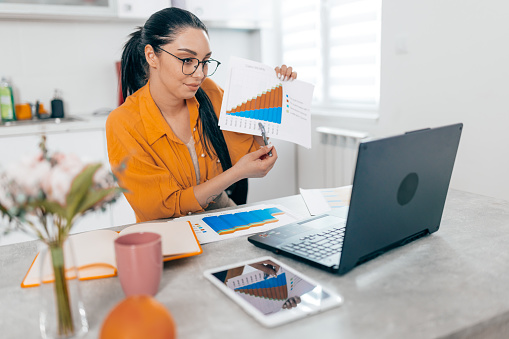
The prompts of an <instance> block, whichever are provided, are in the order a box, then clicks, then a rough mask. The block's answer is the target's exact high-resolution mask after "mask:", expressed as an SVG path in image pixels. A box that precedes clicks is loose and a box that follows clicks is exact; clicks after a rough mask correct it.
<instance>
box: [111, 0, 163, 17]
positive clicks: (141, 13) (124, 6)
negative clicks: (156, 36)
mask: <svg viewBox="0 0 509 339" xmlns="http://www.w3.org/2000/svg"><path fill="white" fill-rule="evenodd" d="M167 7H171V0H151V1H146V0H117V13H118V17H119V18H134V19H144V20H146V19H148V18H149V17H150V16H151V15H152V14H154V13H155V12H157V11H159V10H161V9H163V8H167Z"/></svg>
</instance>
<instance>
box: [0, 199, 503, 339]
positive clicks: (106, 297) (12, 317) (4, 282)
mask: <svg viewBox="0 0 509 339" xmlns="http://www.w3.org/2000/svg"><path fill="white" fill-rule="evenodd" d="M264 203H276V204H281V205H284V206H286V207H287V208H289V209H291V210H294V211H295V212H296V213H297V214H300V215H302V214H303V213H306V212H305V211H306V207H305V205H304V202H303V200H302V198H301V197H300V196H298V195H297V196H291V197H287V198H281V199H276V200H272V201H268V202H264ZM508 248H509V203H508V202H505V201H502V200H497V199H493V198H489V197H484V196H480V195H476V194H471V193H466V192H461V191H455V190H451V191H450V192H449V195H448V198H447V202H446V207H445V210H444V214H443V218H442V224H441V228H440V230H439V231H438V232H437V233H434V234H433V235H431V236H427V237H424V238H421V239H419V240H417V241H414V242H412V243H410V244H408V245H406V246H404V247H400V248H397V249H395V250H392V251H390V252H388V253H386V254H384V255H382V256H380V257H378V258H376V259H374V260H372V261H369V262H367V263H365V264H363V265H361V266H359V267H357V268H355V269H354V270H353V271H351V272H349V273H348V274H346V275H344V276H338V275H335V274H332V273H329V272H326V271H322V270H320V269H317V268H314V267H311V266H308V265H306V264H304V263H300V262H298V261H296V260H293V259H290V258H287V257H283V256H279V255H275V254H271V253H270V252H268V251H266V250H262V249H259V248H257V247H255V246H253V245H251V244H250V243H248V242H247V240H246V237H245V236H244V237H240V238H235V239H230V240H224V241H221V242H216V243H210V244H206V245H204V246H203V254H201V255H199V256H196V257H191V258H185V259H180V260H175V261H170V262H166V263H165V265H164V271H163V280H162V282H161V287H160V290H159V293H158V294H157V296H156V298H157V300H159V301H160V302H161V303H163V304H164V305H165V306H166V307H167V308H168V309H169V310H170V312H171V313H172V315H173V317H174V319H175V321H176V324H177V327H178V337H179V338H181V339H183V338H223V339H226V338H237V337H242V338H243V339H245V338H260V337H265V338H316V337H320V338H343V339H346V338H442V337H447V338H507V337H509V288H508V286H509V250H508ZM36 252H37V244H36V242H27V243H20V244H15V245H8V246H1V247H0V305H1V309H0V312H1V314H0V336H1V337H2V338H37V337H38V336H39V329H38V307H37V303H38V300H39V293H38V288H28V289H22V288H21V287H20V283H21V280H22V279H23V277H24V275H25V273H26V271H27V269H28V268H29V266H30V264H31V262H32V260H33V258H34V256H35V255H36ZM265 255H273V256H275V257H276V258H277V259H279V260H280V261H282V262H285V263H287V264H289V265H291V266H292V267H294V268H295V269H297V270H300V271H302V272H304V273H305V274H306V275H308V276H310V277H312V278H313V279H315V280H317V281H319V282H321V283H323V284H324V285H325V286H327V287H329V288H330V289H332V290H334V291H336V292H338V293H340V294H341V295H342V296H343V297H344V299H345V303H344V304H343V305H342V306H341V307H339V308H335V309H332V310H329V311H326V312H324V313H321V314H318V315H314V316H311V317H309V318H306V319H303V320H299V321H297V322H294V323H290V324H287V325H283V326H280V327H277V328H273V329H267V328H264V327H262V326H261V325H259V324H258V323H257V322H256V321H255V320H254V319H253V318H251V317H250V316H249V315H248V314H247V313H245V312H244V311H243V310H242V309H241V308H240V307H238V306H237V305H236V304H235V303H234V302H233V301H231V300H230V299H229V298H227V297H225V296H224V294H223V293H222V292H221V291H220V290H218V289H217V288H216V287H215V286H213V285H212V284H211V283H210V282H208V281H206V280H205V278H204V277H203V271H204V270H205V269H209V268H213V267H217V266H222V265H226V264H231V263H234V262H236V261H242V260H247V259H252V258H256V257H260V256H265ZM81 292H82V295H83V299H84V302H85V306H86V309H87V314H88V320H89V323H90V331H89V334H88V335H87V338H97V337H98V333H99V330H100V327H101V324H102V321H103V320H104V318H105V316H106V315H107V314H108V312H109V311H110V310H111V308H112V307H113V306H114V305H116V304H117V303H118V302H119V301H121V300H122V298H123V297H124V295H123V292H122V289H121V287H120V283H119V281H118V279H117V278H106V279H98V280H90V281H84V282H82V283H81Z"/></svg>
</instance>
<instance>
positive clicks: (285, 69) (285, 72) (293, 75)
mask: <svg viewBox="0 0 509 339" xmlns="http://www.w3.org/2000/svg"><path fill="white" fill-rule="evenodd" d="M275 71H276V74H277V77H278V78H279V79H281V80H283V81H286V80H295V79H297V72H294V71H293V69H292V67H290V66H286V65H282V66H281V67H279V66H278V67H276V68H275Z"/></svg>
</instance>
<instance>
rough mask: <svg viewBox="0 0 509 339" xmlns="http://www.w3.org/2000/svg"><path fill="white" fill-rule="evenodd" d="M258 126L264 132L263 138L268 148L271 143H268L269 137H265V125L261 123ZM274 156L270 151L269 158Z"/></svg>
mask: <svg viewBox="0 0 509 339" xmlns="http://www.w3.org/2000/svg"><path fill="white" fill-rule="evenodd" d="M258 126H259V127H260V130H261V131H262V137H263V142H264V143H265V146H267V145H268V144H269V143H268V142H267V136H266V135H265V127H263V124H262V123H261V122H259V123H258ZM271 156H272V151H269V157H271Z"/></svg>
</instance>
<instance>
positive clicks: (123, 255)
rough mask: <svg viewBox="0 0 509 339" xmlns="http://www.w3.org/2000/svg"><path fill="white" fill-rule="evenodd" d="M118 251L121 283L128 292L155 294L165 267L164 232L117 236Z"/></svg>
mask: <svg viewBox="0 0 509 339" xmlns="http://www.w3.org/2000/svg"><path fill="white" fill-rule="evenodd" d="M115 255H116V258H117V272H118V278H119V279H120V284H121V285H122V289H123V290H124V293H125V295H126V296H130V295H139V294H148V295H151V296H155V295H156V293H157V291H158V289H159V283H160V281H161V275H162V271H163V254H162V249H161V236H160V235H159V234H157V233H151V232H139V233H130V234H126V235H122V236H120V237H118V238H117V239H116V240H115Z"/></svg>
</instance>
